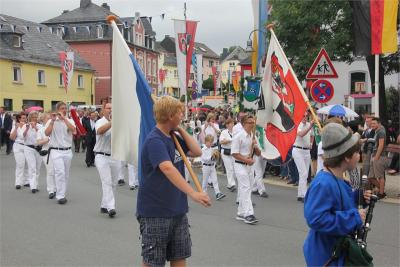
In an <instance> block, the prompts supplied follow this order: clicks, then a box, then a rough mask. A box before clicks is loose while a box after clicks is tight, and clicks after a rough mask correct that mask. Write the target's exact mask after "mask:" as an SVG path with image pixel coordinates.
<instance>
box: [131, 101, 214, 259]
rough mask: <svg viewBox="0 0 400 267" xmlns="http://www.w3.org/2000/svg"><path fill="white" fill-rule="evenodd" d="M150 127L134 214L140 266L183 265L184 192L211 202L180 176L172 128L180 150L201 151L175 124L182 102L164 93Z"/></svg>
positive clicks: (187, 244) (187, 247)
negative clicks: (140, 255) (154, 124)
mask: <svg viewBox="0 0 400 267" xmlns="http://www.w3.org/2000/svg"><path fill="white" fill-rule="evenodd" d="M153 109H154V116H155V119H156V122H157V125H156V127H155V128H154V129H153V130H152V131H151V132H150V133H149V135H148V136H147V138H146V140H145V142H144V144H143V148H142V151H141V167H142V177H141V178H140V181H139V192H138V198H137V219H138V221H139V224H140V234H141V236H142V244H141V246H142V257H143V265H142V266H164V265H165V262H166V261H170V262H171V266H185V265H186V258H188V257H190V256H191V244H192V242H191V240H190V234H189V224H188V219H187V217H186V213H187V212H188V202H187V195H188V196H189V197H191V198H192V199H193V200H194V201H196V202H198V203H200V204H202V205H203V206H205V207H208V206H210V205H211V202H210V198H209V197H208V195H207V193H205V192H197V191H195V190H194V189H193V188H192V187H191V186H190V185H189V184H188V183H187V182H186V181H185V178H184V176H185V170H184V162H183V160H182V157H181V155H180V154H179V152H178V150H177V149H176V148H175V144H174V141H173V139H172V137H171V133H172V131H176V132H178V133H179V134H180V136H181V138H180V137H178V140H179V143H180V144H181V146H182V149H183V151H184V152H185V154H186V153H187V155H188V156H191V157H198V156H200V155H201V149H200V147H199V145H198V144H197V142H196V140H195V139H193V138H192V137H191V136H190V135H189V134H188V133H187V132H186V131H185V130H184V129H182V128H181V127H179V124H180V122H181V120H182V117H183V110H184V108H183V105H182V103H181V102H179V100H177V99H175V98H173V97H170V96H164V97H161V98H160V99H159V100H157V101H156V102H155V104H154V107H153Z"/></svg>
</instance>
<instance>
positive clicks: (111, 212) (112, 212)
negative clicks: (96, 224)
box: [108, 209, 117, 218]
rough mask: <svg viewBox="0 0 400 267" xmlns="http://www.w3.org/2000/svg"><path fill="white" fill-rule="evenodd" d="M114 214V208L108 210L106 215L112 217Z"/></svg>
mask: <svg viewBox="0 0 400 267" xmlns="http://www.w3.org/2000/svg"><path fill="white" fill-rule="evenodd" d="M115 214H117V212H116V211H115V210H114V209H112V210H109V211H108V217H110V218H113V217H114V216H115Z"/></svg>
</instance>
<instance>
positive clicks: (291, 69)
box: [266, 24, 322, 130]
mask: <svg viewBox="0 0 400 267" xmlns="http://www.w3.org/2000/svg"><path fill="white" fill-rule="evenodd" d="M273 26H274V24H269V25H267V26H266V28H267V29H268V30H269V31H270V32H271V35H273V37H274V38H275V39H276V40H278V38H276V35H275V32H274V30H273ZM277 44H278V46H279V49H280V50H281V51H282V52H283V49H282V47H281V44H280V43H279V42H277ZM284 58H285V61H286V64H287V65H288V66H289V69H290V71H291V72H292V73H293V74H294V75H295V76H296V74H295V72H294V70H293V68H292V66H291V65H290V62H289V60H288V59H287V57H284ZM295 81H296V84H297V86H298V87H299V88H300V92H301V95H302V96H303V99H304V101H305V102H306V104H307V106H308V108H309V109H310V112H311V116H312V117H313V120H314V122H315V124H317V126H318V129H319V130H321V129H322V127H321V124H320V122H319V119H318V116H317V115H316V114H315V111H314V108H313V107H312V106H311V103H310V100H309V99H308V97H307V95H306V93H305V92H304V89H303V86H302V85H301V84H300V82H299V80H298V79H297V76H296V79H295Z"/></svg>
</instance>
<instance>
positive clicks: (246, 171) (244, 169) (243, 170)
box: [234, 163, 254, 217]
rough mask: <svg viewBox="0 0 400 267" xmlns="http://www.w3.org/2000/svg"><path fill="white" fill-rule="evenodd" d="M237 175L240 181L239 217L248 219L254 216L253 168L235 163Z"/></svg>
mask: <svg viewBox="0 0 400 267" xmlns="http://www.w3.org/2000/svg"><path fill="white" fill-rule="evenodd" d="M234 169H235V174H236V177H237V181H238V198H239V206H238V212H237V214H238V215H242V216H244V217H247V216H249V215H254V209H253V203H252V202H251V187H252V185H253V183H254V175H253V167H252V166H247V165H243V164H240V163H234Z"/></svg>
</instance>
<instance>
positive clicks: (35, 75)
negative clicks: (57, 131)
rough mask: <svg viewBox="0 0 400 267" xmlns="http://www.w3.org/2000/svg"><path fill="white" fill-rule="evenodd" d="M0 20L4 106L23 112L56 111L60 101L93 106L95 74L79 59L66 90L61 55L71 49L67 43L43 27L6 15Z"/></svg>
mask: <svg viewBox="0 0 400 267" xmlns="http://www.w3.org/2000/svg"><path fill="white" fill-rule="evenodd" d="M0 20H1V24H2V27H1V29H0V51H1V53H0V77H1V79H0V101H1V102H0V103H1V105H4V106H5V107H6V109H7V110H10V111H20V110H21V107H22V105H27V106H41V107H43V108H44V110H52V109H54V107H55V104H56V103H57V102H58V101H64V102H71V103H73V104H82V105H83V104H92V103H93V99H94V90H93V83H94V70H93V69H92V67H91V66H90V65H89V64H88V63H86V62H85V61H84V60H83V59H82V58H81V57H80V56H79V55H75V58H74V73H73V77H72V81H70V85H69V87H68V90H67V91H66V90H65V87H64V85H63V79H62V73H61V62H60V59H59V52H62V51H67V50H69V49H70V47H69V46H68V44H67V43H66V42H64V41H63V40H61V39H60V38H57V36H56V35H53V34H52V33H51V32H50V29H49V28H48V27H46V26H45V25H43V24H38V23H34V22H30V21H26V20H22V19H18V18H15V17H11V16H7V15H3V14H1V15H0Z"/></svg>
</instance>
